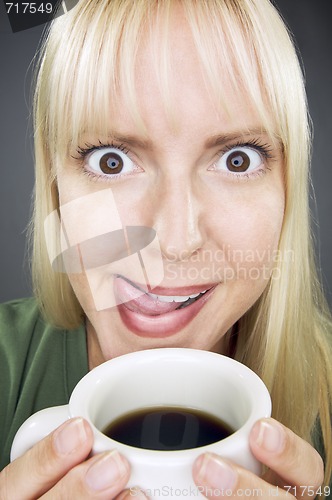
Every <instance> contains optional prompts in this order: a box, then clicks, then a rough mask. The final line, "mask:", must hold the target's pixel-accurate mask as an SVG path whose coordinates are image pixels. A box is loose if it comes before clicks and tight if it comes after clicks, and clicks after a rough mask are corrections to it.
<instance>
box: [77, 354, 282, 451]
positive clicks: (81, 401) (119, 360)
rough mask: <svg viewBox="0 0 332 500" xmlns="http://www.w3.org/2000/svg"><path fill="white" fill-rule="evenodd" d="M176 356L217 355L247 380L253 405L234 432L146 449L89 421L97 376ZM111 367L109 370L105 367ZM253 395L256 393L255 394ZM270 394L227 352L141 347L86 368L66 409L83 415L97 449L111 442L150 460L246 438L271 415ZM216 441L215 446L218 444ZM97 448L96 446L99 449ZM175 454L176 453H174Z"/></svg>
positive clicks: (214, 359) (214, 357) (213, 360)
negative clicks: (188, 444) (196, 443)
mask: <svg viewBox="0 0 332 500" xmlns="http://www.w3.org/2000/svg"><path fill="white" fill-rule="evenodd" d="M176 357H179V358H180V359H181V358H182V359H184V358H186V359H187V360H190V359H191V360H193V361H195V362H197V361H198V360H200V361H204V360H205V361H208V362H209V363H218V362H220V357H222V359H223V366H226V367H227V368H228V369H232V370H235V371H237V372H240V378H241V379H243V381H246V380H248V382H250V383H248V384H247V386H248V392H249V393H250V394H251V400H252V402H253V406H252V408H251V411H250V414H249V416H248V418H247V420H246V421H245V423H244V424H243V425H242V426H241V427H240V428H239V429H237V430H236V431H235V432H234V433H232V434H231V435H230V436H228V437H227V438H225V439H223V440H221V441H216V442H214V443H211V444H208V445H205V446H200V447H196V448H190V449H184V450H171V451H170V450H150V449H144V448H137V447H134V446H130V445H127V444H124V443H121V442H119V441H115V440H113V439H111V438H109V437H108V436H105V435H104V434H103V433H102V432H101V431H100V430H99V429H98V428H97V427H96V425H95V424H94V422H92V420H91V418H90V415H89V397H91V396H92V394H93V392H94V389H95V386H96V385H98V384H100V382H101V380H102V379H103V378H104V376H105V373H107V374H108V376H109V374H111V376H112V372H113V371H114V370H116V369H118V368H120V367H122V366H124V365H125V364H127V363H128V362H129V361H130V362H133V363H134V362H135V363H136V364H140V363H144V362H147V360H149V361H150V362H151V361H157V360H159V361H160V360H161V359H167V358H172V359H173V360H174V359H176ZM110 366H111V367H112V370H110V368H109V367H110ZM255 396H256V397H255ZM271 408H272V404H271V397H270V394H269V392H268V390H267V387H266V386H265V384H264V382H263V381H262V380H261V378H260V377H259V376H258V375H257V374H256V373H255V372H254V371H252V370H251V369H250V368H248V367H247V366H246V365H244V364H242V363H240V362H239V361H237V360H234V359H233V358H230V357H228V356H225V355H222V354H218V353H215V352H211V351H203V350H199V349H191V348H183V347H166V348H156V349H146V350H141V351H135V352H130V353H127V354H123V355H121V356H118V357H116V358H113V359H111V360H108V361H105V362H104V363H102V364H101V365H99V366H97V367H96V368H94V369H92V370H91V371H90V372H88V373H87V374H86V375H85V376H84V377H83V378H82V379H81V380H80V381H79V382H78V384H77V385H76V386H75V388H74V390H73V392H72V395H71V397H70V401H69V413H70V416H71V417H78V416H81V417H83V418H85V419H86V420H87V421H88V422H89V423H90V425H91V427H92V429H93V432H94V435H95V444H94V449H95V450H96V452H97V451H102V450H105V449H110V443H111V444H112V447H111V448H117V449H118V450H119V451H120V452H123V453H127V454H132V453H135V454H136V455H139V456H140V457H141V459H143V460H144V457H145V458H146V459H147V460H151V455H153V457H154V460H158V458H160V459H161V460H164V459H165V457H167V456H168V457H170V456H171V457H173V459H174V456H178V457H179V458H180V457H182V458H184V457H187V456H197V455H198V454H201V453H204V452H205V451H208V450H209V451H211V449H212V448H213V449H215V448H218V447H221V446H222V448H223V449H226V448H228V447H232V446H233V443H234V440H239V439H240V440H243V439H245V441H247V440H248V436H249V433H250V430H251V428H252V426H253V424H254V423H255V422H256V421H257V420H259V419H260V418H265V417H269V416H270V415H271ZM218 445H219V446H218ZM99 448H100V449H99ZM175 454H176V455H175Z"/></svg>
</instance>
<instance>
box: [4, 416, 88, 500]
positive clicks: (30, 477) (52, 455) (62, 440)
mask: <svg viewBox="0 0 332 500" xmlns="http://www.w3.org/2000/svg"><path fill="white" fill-rule="evenodd" d="M92 443H93V434H92V430H91V428H90V426H89V424H88V423H87V422H86V421H85V420H83V419H82V418H75V419H71V420H68V421H66V422H65V423H64V424H62V425H61V426H60V427H59V428H58V429H56V430H55V431H54V432H53V433H51V434H49V435H48V436H47V437H46V438H45V439H43V440H42V441H40V442H39V443H37V444H36V445H35V446H34V447H33V448H31V449H30V450H29V451H28V452H27V453H25V454H24V455H23V456H22V457H20V458H17V459H16V460H15V461H14V462H12V463H11V464H9V465H8V466H7V467H6V468H5V469H4V470H3V471H2V472H1V474H0V491H1V492H5V496H4V498H20V499H22V500H23V499H27V498H39V497H40V496H41V495H42V494H43V493H44V492H45V491H47V490H49V489H50V488H51V487H52V486H53V485H54V484H55V483H56V482H57V481H59V479H61V478H62V477H63V476H65V474H66V473H67V472H68V471H69V470H70V469H71V468H72V467H74V466H75V465H76V464H78V463H80V462H82V461H83V460H85V458H86V457H87V456H88V455H89V453H90V451H91V447H92Z"/></svg>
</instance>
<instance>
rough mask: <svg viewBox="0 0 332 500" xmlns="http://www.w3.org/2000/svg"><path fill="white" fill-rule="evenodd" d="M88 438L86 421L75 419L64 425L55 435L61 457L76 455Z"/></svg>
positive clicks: (56, 445) (55, 442) (56, 446)
mask: <svg viewBox="0 0 332 500" xmlns="http://www.w3.org/2000/svg"><path fill="white" fill-rule="evenodd" d="M86 438H87V434H86V430H85V425H84V420H83V419H82V418H75V419H72V420H69V421H68V422H65V423H64V424H62V426H61V427H59V429H57V430H56V431H55V433H54V445H55V448H56V450H57V452H58V453H59V454H60V455H69V454H70V453H74V452H75V451H76V450H77V448H78V447H79V446H81V445H82V443H84V441H85V440H86Z"/></svg>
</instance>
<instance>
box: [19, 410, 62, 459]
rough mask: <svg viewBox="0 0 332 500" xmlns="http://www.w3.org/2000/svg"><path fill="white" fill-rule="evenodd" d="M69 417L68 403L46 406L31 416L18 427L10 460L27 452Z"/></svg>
mask: <svg viewBox="0 0 332 500" xmlns="http://www.w3.org/2000/svg"><path fill="white" fill-rule="evenodd" d="M68 418H69V411H68V405H63V406H53V407H51V408H45V409H44V410H40V411H38V412H37V413H34V414H33V415H31V417H29V418H28V419H27V420H26V421H25V422H24V423H23V424H22V425H21V427H20V428H19V429H18V431H17V433H16V435H15V437H14V440H13V443H12V448H11V452H10V461H11V462H12V461H13V460H15V459H16V458H18V457H20V456H21V455H23V454H24V453H26V452H27V451H28V450H29V449H30V448H32V447H33V446H34V445H35V444H36V443H37V442H38V441H40V440H41V439H43V438H44V437H46V436H47V435H48V434H50V433H51V432H52V431H53V430H54V429H56V428H57V427H59V425H61V424H63V422H65V421H66V420H67V419H68Z"/></svg>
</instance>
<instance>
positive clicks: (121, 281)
mask: <svg viewBox="0 0 332 500" xmlns="http://www.w3.org/2000/svg"><path fill="white" fill-rule="evenodd" d="M217 285H218V283H217V284H205V285H199V286H198V285H195V286H190V287H189V286H188V287H182V288H174V289H170V288H159V287H157V288H155V289H154V291H155V292H157V293H152V292H146V291H145V290H143V288H142V287H140V286H139V285H137V284H136V283H133V282H132V281H130V280H129V279H127V278H125V277H123V276H116V277H115V279H114V291H115V295H116V298H117V303H118V304H119V305H118V310H119V312H120V316H121V318H122V320H123V322H124V323H125V325H126V326H127V327H128V328H129V329H130V330H131V331H133V332H134V333H136V334H137V335H140V336H145V337H162V336H169V335H173V334H174V333H176V332H178V331H179V330H181V329H182V328H184V327H185V326H186V325H187V324H188V323H189V322H190V321H191V320H192V319H193V318H194V317H195V316H196V315H197V314H198V313H199V311H200V310H201V309H202V308H203V307H204V305H205V304H206V302H207V300H208V299H209V297H210V296H211V295H212V294H213V292H214V290H215V288H216V287H217Z"/></svg>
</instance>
